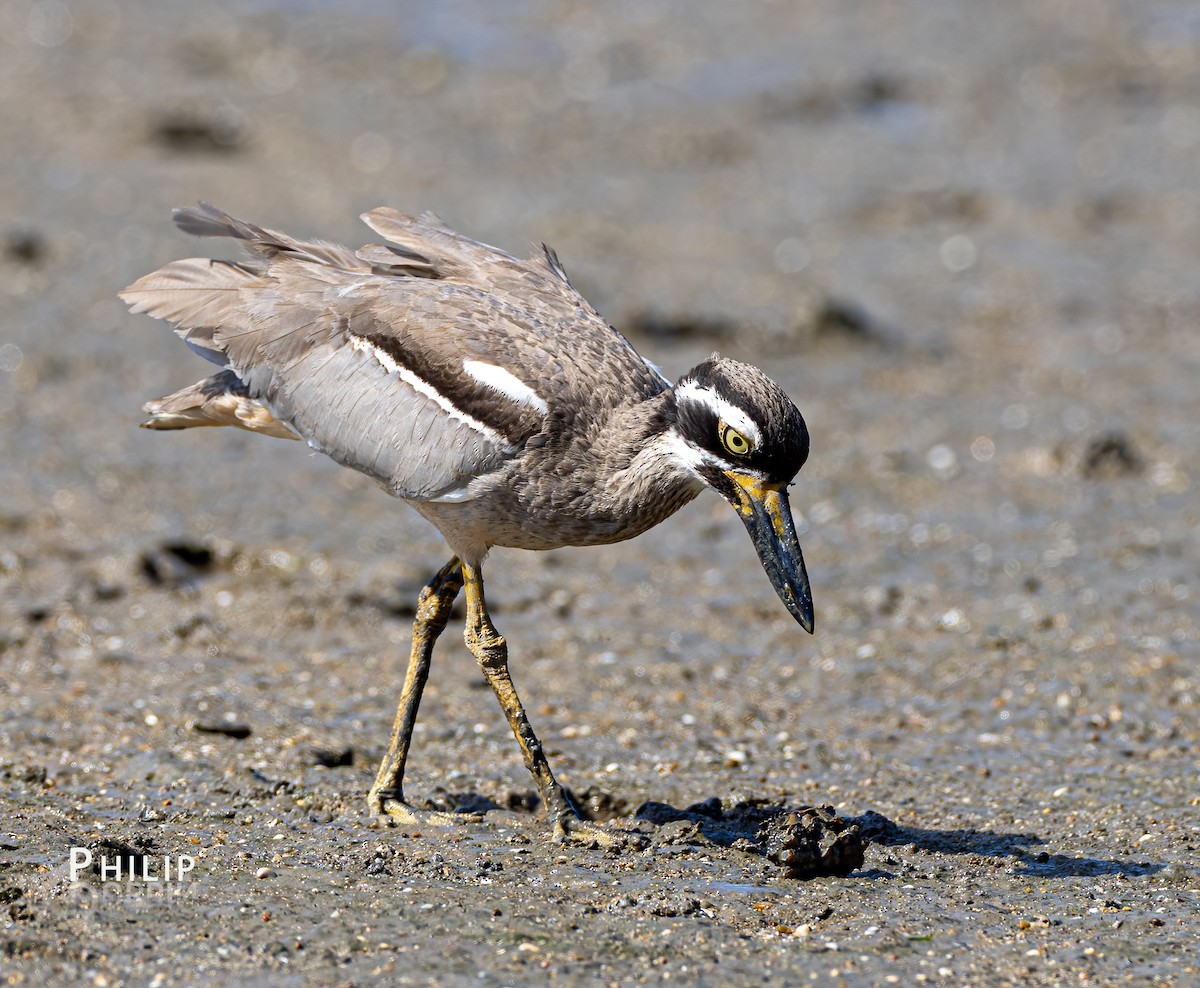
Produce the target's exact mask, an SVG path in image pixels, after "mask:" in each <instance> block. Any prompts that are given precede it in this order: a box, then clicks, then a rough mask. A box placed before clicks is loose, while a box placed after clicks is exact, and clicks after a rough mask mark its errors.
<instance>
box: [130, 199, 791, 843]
mask: <svg viewBox="0 0 1200 988" xmlns="http://www.w3.org/2000/svg"><path fill="white" fill-rule="evenodd" d="M174 215H175V223H176V225H177V226H178V227H179V228H180V229H181V230H183V231H185V232H187V233H191V234H195V235H196V236H201V237H230V238H232V239H234V240H238V241H241V243H242V244H243V246H244V247H245V248H246V250H247V253H248V259H245V260H240V261H218V260H209V259H206V258H189V259H186V260H180V261H174V262H173V263H171V264H168V265H166V266H165V267H163V268H160V269H159V270H158V271H155V272H154V273H153V274H149V275H146V277H144V278H142V279H140V280H139V281H137V282H135V283H134V284H133V285H131V286H130V287H129V288H127V289H125V290H124V291H123V292H121V297H122V298H123V299H124V300H125V301H126V302H127V303H129V305H130V306H131V308H132V309H133V311H134V312H144V313H147V314H149V315H151V316H155V317H157V318H160V319H165V320H166V321H167V322H169V323H171V324H172V325H173V326H174V327H175V331H176V332H177V333H178V334H179V336H180V337H182V338H183V340H184V341H185V342H186V343H187V345H188V346H189V347H191V349H192V350H194V351H195V352H196V353H198V354H199V355H200V356H202V357H205V358H206V359H208V360H210V361H212V363H214V364H216V365H217V366H218V367H219V368H220V369H219V370H218V371H217V372H216V373H215V374H213V375H212V376H211V377H208V378H206V379H205V380H203V381H200V382H199V383H198V384H194V385H192V386H191V387H189V388H184V389H183V390H182V391H178V392H176V393H175V394H172V395H169V396H167V397H165V398H159V399H157V400H155V401H151V402H148V403H147V404H146V406H145V411H146V412H147V413H148V414H149V419H148V420H147V421H146V422H145V423H143V424H144V425H145V426H146V427H147V428H150V429H186V428H191V427H193V426H215V425H225V426H236V427H238V428H242V429H248V430H249V431H251V432H260V433H263V434H265V435H268V436H278V437H281V438H285V439H299V440H303V441H304V442H306V443H308V445H309V446H311V447H312V448H313V449H316V450H319V451H320V452H322V453H325V454H326V455H328V456H330V457H332V458H333V459H334V460H336V461H337V462H338V463H341V464H342V465H343V466H347V467H352V468H353V469H355V470H358V471H361V472H362V473H365V474H366V475H367V476H369V477H371V478H373V479H374V480H375V481H377V482H378V483H379V484H380V485H382V486H383V488H384V489H385V490H387V491H388V493H390V494H393V495H395V496H396V497H398V498H400V499H401V500H403V501H407V502H408V503H409V504H410V505H412V506H413V507H414V508H415V509H416V510H417V511H418V512H420V513H421V514H422V515H424V516H425V517H426V518H427V519H429V521H430V522H432V523H433V524H434V525H435V526H436V527H437V529H438V530H439V531H440V532H441V533H442V535H443V536H444V537H445V539H446V542H447V543H449V546H450V550H451V552H452V553H453V556H452V558H451V559H450V561H449V562H448V563H446V565H445V566H443V567H442V568H441V569H440V570H439V571H438V572H437V574H436V575H435V576H434V577H433V578H432V579H431V580H430V581H429V583H428V585H427V586H426V587H425V588H424V590H423V591H422V592H421V595H420V601H419V605H418V608H417V616H416V620H415V621H414V623H413V635H412V653H411V657H410V659H409V665H408V672H407V674H406V676H405V678H404V685H403V687H402V688H401V692H400V704H399V710H398V711H397V714H396V722H395V728H394V729H393V731H392V738H391V743H390V744H389V746H388V750H387V754H386V755H385V756H384V759H383V763H382V764H381V765H380V768H379V774H378V777H377V778H376V780H375V784H374V785H373V786H372V787H371V791H370V794H369V796H368V802H369V805H370V808H371V810H372V811H373V812H374V813H376V814H379V815H381V816H384V817H388V818H391V819H392V820H394V821H397V822H401V823H414V822H417V821H419V820H422V819H425V820H428V819H431V818H434V817H436V818H437V820H438V822H445V821H444V815H438V814H431V813H430V812H429V811H423V810H418V809H415V808H414V807H413V806H412V805H411V804H410V803H409V802H407V801H406V800H405V797H404V791H403V779H404V768H405V762H406V760H407V758H408V752H409V745H410V743H411V741H412V733H413V725H414V724H415V722H416V717H417V707H418V705H419V703H420V701H421V692H422V690H423V688H424V686H425V682H426V678H427V676H428V674H429V664H430V658H431V654H432V652H433V647H434V643H435V641H436V640H437V637H438V635H439V634H440V633H441V631H442V630H443V629H444V628H445V626H446V623H447V621H448V619H449V617H450V609H451V606H452V605H453V603H454V600H455V598H456V596H457V595H458V592H459V590H461V589H463V588H464V587H465V588H466V601H467V622H466V641H467V645H468V647H469V648H470V649H471V651H472V653H473V654H474V655H475V657H476V658H477V659H478V661H479V665H480V667H481V668H482V670H483V674H484V676H485V677H486V678H487V681H488V683H489V684H490V685H491V687H492V689H493V691H494V692H495V694H496V697H497V699H498V700H499V701H500V706H501V707H502V708H503V710H504V714H505V716H506V717H507V718H508V722H509V725H510V727H511V728H512V731H513V734H514V735H516V739H517V743H518V744H519V745H520V747H521V753H522V754H523V756H524V758H525V765H526V767H527V768H528V769H529V771H530V773H532V775H533V778H534V780H535V782H536V783H537V788H538V793H539V795H540V798H541V800H542V802H543V803H544V804H545V807H546V811H547V814H548V817H549V820H550V822H551V824H552V826H553V828H554V830H555V833H557V834H558V835H560V836H574V837H589V836H594V835H595V834H596V831H595V830H594V829H593V828H592V827H590V826H589V825H587V824H585V823H584V822H583V821H582V820H581V819H580V815H579V811H578V808H577V807H576V806H575V805H573V803H572V800H571V797H570V795H569V794H568V792H567V791H566V790H565V789H564V788H563V787H562V786H561V785H560V784H559V783H558V782H557V780H556V779H555V778H554V774H553V772H552V771H551V770H550V765H549V763H548V761H547V760H546V756H545V753H544V752H543V750H542V745H541V742H540V741H539V740H538V738H537V735H536V734H535V733H534V730H533V727H532V726H531V725H530V723H529V718H528V717H527V716H526V714H525V709H524V707H523V705H522V703H521V700H520V698H519V697H518V695H517V691H516V688H515V687H514V686H513V682H512V679H511V678H510V676H509V671H508V650H507V646H506V645H505V641H504V639H503V638H502V637H501V636H500V634H499V632H497V630H496V628H495V626H494V625H493V624H492V619H491V617H490V616H489V614H488V608H487V603H486V601H485V600H484V593H483V569H482V567H483V562H484V559H485V557H486V556H487V554H488V550H489V549H491V548H492V546H512V547H516V548H521V549H554V548H557V547H559V546H568V545H600V544H604V543H610V542H619V541H621V540H623V539H629V538H632V537H633V536H635V535H639V534H641V533H642V532H644V531H646V530H647V529H648V528H651V527H652V526H654V525H657V524H658V523H659V522H661V521H663V520H664V519H665V518H667V517H668V516H670V515H671V514H673V513H674V512H675V511H677V510H678V509H679V508H681V507H682V506H683V505H685V504H687V503H688V502H689V501H691V500H692V498H694V497H695V496H696V495H697V494H698V493H699V492H700V491H701V490H703V489H704V488H705V487H711V488H712V489H713V490H715V491H716V492H717V493H718V494H720V495H721V497H723V498H725V500H726V501H728V502H729V503H730V504H731V505H732V506H733V507H734V509H735V510H736V511H737V513H738V516H739V517H740V518H741V519H742V522H743V523H744V524H745V526H746V529H747V531H748V532H749V533H750V538H751V540H752V541H753V543H754V547H755V549H756V550H757V551H758V556H759V559H761V561H762V564H763V567H764V568H765V570H766V572H767V576H768V577H769V578H770V580H771V583H772V584H773V585H774V587H775V590H776V592H777V593H778V594H779V597H780V598H781V599H782V601H783V603H784V605H785V606H786V607H787V609H788V610H789V611H790V612H791V614H792V615H793V616H794V617H795V618H796V620H797V621H799V622H800V624H801V625H802V626H803V627H804V628H805V629H807V630H808V631H810V632H811V631H812V629H813V605H812V595H811V592H810V590H809V583H808V576H807V574H806V573H805V569H804V559H803V557H802V555H801V552H800V545H799V543H798V541H797V538H796V531H795V527H794V524H793V521H792V514H791V510H790V508H789V506H788V499H787V486H788V484H789V483H790V482H791V481H792V479H793V478H794V477H795V476H796V474H797V472H798V471H799V470H800V468H801V466H803V464H804V461H805V459H806V458H807V456H808V447H809V438H808V429H807V427H806V426H805V424H804V419H803V418H802V417H801V415H800V413H799V411H797V409H796V406H795V405H794V404H793V403H792V401H791V399H790V398H788V396H787V395H786V394H785V393H784V392H783V390H782V389H781V388H780V387H779V386H778V385H776V384H775V383H774V382H773V381H772V380H771V379H770V378H768V377H767V376H766V375H765V374H764V373H763V372H762V371H760V370H758V369H757V368H755V367H752V366H750V365H748V364H744V363H741V362H739V361H736V360H731V359H729V358H727V357H722V356H719V355H717V354H713V355H712V356H711V357H709V358H708V359H707V360H705V361H703V362H702V363H700V364H698V365H697V366H696V367H694V368H692V369H691V370H690V371H688V372H687V373H686V374H684V375H683V376H682V377H681V378H680V379H679V380H678V381H677V382H676V383H675V384H671V382H670V381H668V380H667V379H666V378H665V377H664V376H663V375H662V373H661V372H660V371H659V370H658V368H656V367H655V366H654V365H653V364H651V363H650V362H649V361H647V360H646V359H644V358H643V357H642V356H641V355H640V354H638V352H637V351H636V350H635V349H634V348H633V346H632V345H631V344H630V343H629V341H628V340H626V339H625V337H623V336H622V335H621V334H620V333H618V332H617V331H616V330H615V329H613V328H612V327H611V326H609V325H608V324H607V323H606V322H605V321H604V320H603V319H602V318H601V317H600V316H599V315H598V314H597V313H596V311H595V310H594V309H593V308H592V307H591V306H590V305H589V304H588V303H587V302H586V301H585V300H584V299H583V297H582V296H581V295H579V293H578V292H576V291H575V289H574V288H572V287H571V283H570V282H569V281H568V280H567V275H566V273H565V271H564V270H563V267H562V265H561V264H560V263H559V261H558V258H557V257H556V256H555V254H554V252H553V251H552V250H550V249H549V248H548V247H545V246H542V247H541V248H540V249H539V250H537V251H536V252H535V253H534V255H533V256H532V257H530V258H529V259H524V260H523V259H520V258H517V257H514V256H513V255H511V254H508V253H506V252H504V251H502V250H498V249H496V248H494V247H489V246H487V245H485V244H482V243H479V242H477V241H475V240H471V239H469V238H467V237H464V236H462V235H461V234H458V233H455V232H454V231H452V230H449V229H447V228H446V227H445V225H443V223H442V222H441V221H440V220H439V219H438V218H437V217H436V216H433V215H431V214H426V215H424V216H422V217H420V218H414V217H411V216H406V215H404V214H402V213H398V212H396V211H395V210H393V209H388V208H381V209H374V210H372V211H371V212H369V213H366V214H364V215H363V217H362V218H363V220H364V221H365V222H366V224H367V225H368V226H369V227H370V228H371V229H372V230H374V231H375V232H376V233H377V234H378V235H379V236H380V237H381V238H383V240H384V241H385V242H384V243H376V244H370V245H368V246H365V247H362V248H360V249H358V250H350V249H348V248H345V247H341V246H338V245H335V244H330V243H324V242H320V241H312V242H305V241H300V240H295V239H292V238H291V237H288V236H285V235H284V234H281V233H276V232H274V231H272V230H266V229H263V228H261V227H257V226H254V225H252V224H250V223H246V222H243V221H241V220H237V219H234V218H233V217H232V216H229V215H227V214H226V213H223V212H221V211H220V210H218V209H216V208H214V207H213V206H210V205H208V204H204V203H202V204H201V205H199V206H198V207H195V208H189V209H180V210H176V212H175V214H174Z"/></svg>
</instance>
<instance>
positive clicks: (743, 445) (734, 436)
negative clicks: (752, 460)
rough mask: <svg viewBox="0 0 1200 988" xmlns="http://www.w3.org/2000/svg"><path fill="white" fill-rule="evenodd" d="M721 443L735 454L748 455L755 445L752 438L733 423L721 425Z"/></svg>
mask: <svg viewBox="0 0 1200 988" xmlns="http://www.w3.org/2000/svg"><path fill="white" fill-rule="evenodd" d="M720 435H721V445H722V446H724V447H725V448H726V449H727V450H728V451H729V452H730V453H732V454H733V455H734V456H746V455H747V454H748V453H749V452H750V450H751V449H753V447H752V446H751V444H750V440H749V439H747V438H746V437H745V436H743V435H742V434H741V433H740V432H738V431H737V429H735V428H734V427H733V426H731V425H724V424H722V426H721V433H720Z"/></svg>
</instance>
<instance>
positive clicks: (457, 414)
mask: <svg viewBox="0 0 1200 988" xmlns="http://www.w3.org/2000/svg"><path fill="white" fill-rule="evenodd" d="M350 346H351V347H353V348H354V349H355V350H358V351H359V352H361V353H369V354H370V355H371V356H372V357H374V358H375V359H376V360H377V361H378V362H379V366H380V367H382V368H383V369H384V370H386V371H389V372H391V373H393V374H395V375H396V376H397V377H399V378H400V380H401V381H403V382H404V383H405V384H407V385H408V386H409V387H410V388H412V389H413V390H414V391H415V392H417V394H420V395H424V396H425V397H426V398H428V399H429V400H430V401H432V402H434V403H435V404H436V405H437V406H438V407H439V408H440V409H441V410H442V411H443V412H445V413H446V414H447V415H449V416H450V417H451V418H452V419H454V420H455V421H456V422H461V423H462V424H463V425H465V426H467V427H468V428H470V429H474V430H475V431H476V432H478V433H479V434H480V435H481V436H483V437H484V438H485V439H487V441H488V442H490V443H493V444H494V445H496V446H499V447H500V448H501V449H503V450H505V451H506V452H512V451H513V450H514V449H515V447H514V446H512V445H511V444H510V443H509V442H507V441H506V440H505V438H504V437H503V436H502V435H500V433H498V432H497V431H496V430H495V429H493V428H491V427H489V426H487V425H484V424H483V423H482V422H480V421H479V419H477V418H475V417H474V416H473V415H468V414H467V413H466V412H464V411H463V410H462V409H460V408H458V407H456V406H455V404H454V402H452V401H451V400H450V399H449V398H447V397H446V396H445V395H443V394H442V393H441V392H439V391H438V390H437V388H435V387H434V386H433V385H432V384H430V383H429V382H428V381H425V380H422V379H421V378H419V377H417V375H416V374H414V373H413V372H412V371H410V370H409V369H408V368H407V367H405V366H404V365H403V364H398V363H396V361H395V360H394V359H393V357H392V355H391V354H390V353H388V352H387V351H385V350H382V349H380V348H379V347H377V346H376V345H375V344H374V343H372V342H371V341H370V340H366V339H363V338H362V337H361V336H354V335H351V336H350Z"/></svg>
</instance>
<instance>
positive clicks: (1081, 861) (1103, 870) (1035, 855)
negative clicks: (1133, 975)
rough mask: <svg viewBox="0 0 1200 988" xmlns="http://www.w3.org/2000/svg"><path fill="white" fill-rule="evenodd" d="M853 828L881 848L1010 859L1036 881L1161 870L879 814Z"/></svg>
mask: <svg viewBox="0 0 1200 988" xmlns="http://www.w3.org/2000/svg"><path fill="white" fill-rule="evenodd" d="M848 819H850V820H851V821H852V822H854V823H857V824H858V826H859V829H860V830H861V832H862V835H863V836H864V837H865V838H867V839H868V840H870V842H871V843H872V844H875V845H876V846H880V847H910V846H911V847H914V848H916V849H918V850H920V851H925V852H928V853H931V854H973V855H977V856H981V857H989V858H1011V859H1013V860H1014V861H1015V862H1016V863H1017V868H1016V872H1015V873H1016V874H1018V875H1029V876H1036V877H1038V878H1071V877H1081V878H1082V877H1095V876H1099V875H1154V874H1157V873H1158V872H1160V871H1162V870H1163V868H1164V867H1165V865H1162V864H1156V863H1154V862H1150V861H1132V860H1129V859H1110V858H1089V857H1083V858H1077V857H1072V856H1070V855H1067V854H1052V853H1050V852H1049V851H1046V850H1044V849H1043V850H1034V849H1035V848H1043V847H1044V845H1045V843H1046V841H1045V839H1044V838H1042V837H1039V836H1038V835H1037V834H1031V833H1019V832H1014V833H1007V832H1003V831H1000V832H997V831H994V830H977V829H975V828H973V827H966V828H963V829H960V830H932V829H926V828H924V827H905V826H901V825H900V824H898V823H894V822H893V821H891V820H889V819H888V818H887V817H885V816H884V815H883V814H882V813H876V812H875V811H874V810H867V811H866V812H865V813H863V814H862V816H859V817H850V818H848Z"/></svg>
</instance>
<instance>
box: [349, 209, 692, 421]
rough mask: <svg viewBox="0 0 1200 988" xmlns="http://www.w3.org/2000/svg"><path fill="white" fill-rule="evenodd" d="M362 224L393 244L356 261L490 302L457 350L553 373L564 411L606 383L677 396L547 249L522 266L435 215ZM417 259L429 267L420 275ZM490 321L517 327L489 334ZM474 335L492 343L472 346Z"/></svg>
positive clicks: (644, 394) (373, 218) (524, 370)
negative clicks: (606, 380) (455, 288)
mask: <svg viewBox="0 0 1200 988" xmlns="http://www.w3.org/2000/svg"><path fill="white" fill-rule="evenodd" d="M362 220H363V222H364V223H366V224H367V225H368V226H369V227H370V228H371V229H372V230H374V231H375V232H376V233H378V234H380V236H383V237H385V238H387V240H388V241H389V243H388V244H370V245H368V246H366V247H363V248H361V249H360V250H358V251H357V252H356V253H357V256H358V257H359V258H360V259H361V260H363V261H365V262H367V263H369V264H371V265H372V266H373V269H374V270H375V271H377V272H379V273H388V271H389V268H388V264H389V261H390V263H391V264H393V265H395V266H396V271H397V273H400V274H409V273H414V274H419V276H421V277H425V278H435V279H438V280H439V281H441V282H443V283H444V284H445V285H457V286H461V287H462V288H463V289H464V292H463V295H462V297H463V298H464V299H466V298H467V297H468V296H470V295H471V294H474V295H475V296H476V298H477V299H480V300H486V301H487V304H489V305H490V306H491V311H490V312H489V313H487V315H488V319H480V320H478V322H477V324H476V325H475V326H474V327H468V329H469V331H468V332H466V333H464V334H461V335H460V337H459V339H458V340H456V343H457V345H458V346H460V347H463V348H466V349H471V348H472V347H473V348H475V349H477V350H482V351H484V352H486V353H488V354H490V355H491V356H492V357H493V358H497V359H501V360H503V361H504V362H505V366H506V367H509V368H510V369H514V368H518V367H519V368H520V373H521V374H522V375H523V376H526V377H528V376H529V375H533V376H537V375H539V374H549V373H552V374H553V376H554V380H553V382H552V383H553V390H554V392H555V393H556V394H557V395H559V396H560V397H561V399H562V401H563V402H564V404H565V403H566V402H568V401H570V402H572V403H574V404H575V405H576V406H578V405H579V404H580V403H581V402H582V403H583V404H591V403H593V402H594V401H595V400H596V396H595V393H594V391H595V388H596V385H597V383H598V382H601V381H602V380H603V377H604V375H618V376H619V378H620V380H619V381H617V382H612V383H614V384H616V385H617V386H616V387H614V388H613V389H612V390H613V391H614V392H615V393H620V394H622V395H625V396H627V397H629V398H648V397H651V396H653V395H655V394H658V393H659V392H660V391H662V390H663V389H664V388H666V387H669V386H670V382H669V381H667V380H666V379H665V378H664V377H663V375H662V372H661V371H659V370H658V368H657V367H655V366H654V365H653V364H650V363H649V362H648V361H646V360H645V358H643V357H642V356H641V354H639V353H638V352H637V351H636V350H634V348H633V346H632V345H631V344H630V343H629V341H628V340H626V339H625V337H624V336H622V335H621V334H620V333H619V332H617V330H615V329H614V328H613V327H612V326H610V325H609V324H608V323H607V322H606V321H605V320H604V319H603V317H601V316H600V314H599V313H597V312H596V310H595V309H594V308H592V306H591V304H590V303H589V302H588V301H587V300H586V299H585V298H584V297H583V296H582V295H580V294H579V293H578V292H577V291H576V290H575V288H574V287H573V286H572V285H571V282H570V280H569V279H568V278H567V273H566V271H565V270H564V268H563V266H562V263H561V262H560V261H559V259H558V255H557V254H555V253H554V251H553V250H552V249H551V248H550V247H547V246H546V245H545V244H541V245H539V246H538V248H537V249H536V250H535V251H534V253H533V255H532V256H531V257H529V258H518V257H516V256H514V255H512V254H509V253H508V252H507V251H503V250H500V249H498V248H496V247H491V246H488V245H487V244H484V243H480V242H479V241H478V240H472V239H471V238H470V237H465V236H463V235H462V234H460V233H456V232H455V231H454V230H451V229H449V228H448V227H446V226H445V225H444V224H443V223H442V221H441V220H440V219H439V218H438V217H437V216H436V215H434V214H432V213H426V214H424V215H423V216H420V217H413V216H408V215H406V214H404V213H401V212H398V211H397V210H395V209H391V208H389V207H386V206H384V207H380V208H378V209H373V210H371V211H370V212H368V213H363V215H362ZM414 259H421V260H424V261H425V262H426V264H427V267H426V268H425V269H423V270H421V271H417V270H416V269H415V268H414ZM400 290H401V291H403V290H404V289H403V288H401V289H400ZM426 297H427V296H426ZM477 304H478V303H477ZM430 315H432V313H431V314H430ZM489 320H493V321H495V322H496V323H503V322H505V320H509V321H510V323H511V324H510V325H507V326H504V325H494V326H492V328H491V329H490V330H489V329H488V328H487V324H488V321H489ZM435 321H436V320H435ZM476 333H481V334H482V335H483V337H484V339H482V340H473V339H472V336H473V335H475V334H476ZM531 383H532V382H531ZM546 383H548V384H549V383H551V382H549V381H547V382H546ZM576 389H579V391H578V393H576Z"/></svg>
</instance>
